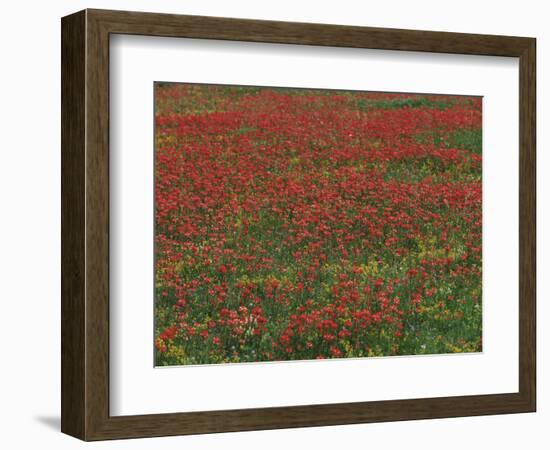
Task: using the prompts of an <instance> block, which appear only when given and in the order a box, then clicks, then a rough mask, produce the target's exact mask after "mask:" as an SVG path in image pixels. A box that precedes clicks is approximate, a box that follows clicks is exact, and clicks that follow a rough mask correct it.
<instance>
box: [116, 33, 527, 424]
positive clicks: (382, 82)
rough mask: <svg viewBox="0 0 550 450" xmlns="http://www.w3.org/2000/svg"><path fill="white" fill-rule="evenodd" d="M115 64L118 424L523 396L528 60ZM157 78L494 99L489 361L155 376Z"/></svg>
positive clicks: (486, 297) (486, 165)
mask: <svg viewBox="0 0 550 450" xmlns="http://www.w3.org/2000/svg"><path fill="white" fill-rule="evenodd" d="M110 55H111V73H110V79H111V81H110V100H111V110H110V113H111V115H110V120H111V123H110V130H111V136H110V145H111V147H110V163H109V168H110V182H111V190H110V195H111V199H110V202H111V218H110V221H109V222H110V228H111V234H110V245H111V252H110V280H111V295H110V298H109V307H110V314H111V316H110V319H111V320H110V325H111V334H110V339H111V341H110V362H111V364H110V369H111V373H110V376H111V378H110V383H111V384H110V396H111V397H110V411H111V414H113V415H133V414H148V413H170V412H178V411H201V410H219V409H241V408H253V407H269V406H288V405H307V404H314V403H317V404H320V403H343V402H353V401H367V400H390V399H400V398H423V397H441V396H451V395H473V394H495V393H507V392H517V391H518V377H517V375H518V332H517V329H518V297H517V292H518V270H517V260H518V259H517V258H518V213H517V208H510V205H514V204H515V205H517V202H518V192H519V184H518V167H519V158H518V147H517V142H518V113H517V111H518V109H517V105H518V101H519V100H518V84H519V70H518V60H517V58H496V57H480V56H459V55H433V54H425V53H412V52H408V53H403V52H395V51H394V52H391V51H390V52H388V51H379V50H361V49H334V48H322V47H308V46H293V45H274V44H268V45H266V44H256V43H237V42H223V41H222V42H220V41H205V40H190V39H184V40H182V39H173V38H150V37H143V36H114V37H112V38H111V48H110ZM143 61H147V64H146V65H145V66H144V65H143ZM219 67H224V70H223V71H220V70H217V69H218V68H219ZM289 68H292V70H288V69H289ZM155 80H163V81H186V82H208V83H226V84H227V83H229V84H231V83H240V84H247V85H256V86H258V85H259V86H273V85H279V86H287V87H288V86H293V87H322V88H346V89H357V90H360V89H362V90H366V89H370V90H376V91H396V90H401V91H404V92H424V93H440V94H442V93H445V94H459V95H483V96H484V97H483V149H484V151H483V211H484V214H483V236H484V239H483V310H484V311H483V313H484V321H483V353H481V354H480V353H477V354H475V353H474V354H459V355H457V354H454V355H430V356H417V357H399V358H361V359H355V360H350V359H340V360H327V361H308V362H305V361H301V362H297V361H294V362H279V363H271V364H265V363H256V364H221V365H203V366H195V367H189V366H187V367H170V368H154V367H153V366H152V364H151V362H152V360H153V341H154V336H153V329H154V325H153V314H152V307H153V292H154V285H153V281H154V276H153V274H154V263H153V238H152V236H153V235H154V230H153V222H154V218H153V210H154V206H153V198H154V195H153V174H154V168H153V153H154V151H153V141H154V139H153V127H152V122H153V116H154V111H153V104H154V101H153V82H154V81H155ZM503 248H506V249H507V258H503V257H502V249H503ZM404 373H406V374H407V375H406V376H403V374H404ZM335 380H345V383H342V382H335ZM182 386H195V388H194V389H185V388H183V389H182ZM266 387H268V388H266ZM247 392H254V395H248V394H243V393H247Z"/></svg>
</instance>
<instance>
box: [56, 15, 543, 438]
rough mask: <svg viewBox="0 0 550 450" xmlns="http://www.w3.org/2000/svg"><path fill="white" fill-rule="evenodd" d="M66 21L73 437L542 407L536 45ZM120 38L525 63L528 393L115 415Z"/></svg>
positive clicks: (125, 18) (68, 399)
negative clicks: (116, 42)
mask: <svg viewBox="0 0 550 450" xmlns="http://www.w3.org/2000/svg"><path fill="white" fill-rule="evenodd" d="M61 25H62V26H61V30H62V348H61V350H62V405H61V406H62V416H61V428H62V431H63V432H64V433H67V434H69V435H72V436H75V437H78V438H80V439H83V440H102V439H119V438H138V437H151V436H169V435H185V434H198V433H215V432H228V431H245V430H261V429H276V428H291V427H309V426H324V425H338V424H351V423H368V422H382V421H398V420H411V419H427V418H442V417H458V416H477V415H486V414H505V413H518V412H531V411H535V408H536V331H535V324H536V315H535V309H536V307H535V299H536V295H535V281H536V259H535V252H536V236H535V232H536V229H535V223H536V202H535V186H536V179H535V174H536V171H535V169H536V163H535V156H536V150H535V137H536V133H535V110H536V108H535V75H536V66H535V59H536V56H535V48H536V41H535V39H533V38H526V37H506V36H490V35H474V34H459V33H447V32H432V31H412V30H399V29H382V28H366V27H355V26H337V25H320V24H310V23H287V22H273V21H257V20H243V19H228V18H215V17H200V16H180V15H170V14H152V13H136V12H122V11H105V10H85V11H81V12H78V13H75V14H73V15H70V16H67V17H64V18H63V19H62V24H61ZM117 33H120V34H135V35H145V36H164V37H181V38H201V39H219V40H232V41H250V42H259V43H285V44H305V45H315V46H333V47H353V48H367V49H384V50H405V51H419V52H434V53H455V54H466V55H486V56H509V57H518V58H519V72H520V73H519V80H520V87H519V92H520V101H519V105H518V107H519V109H518V111H519V117H520V121H519V123H520V140H519V143H518V144H519V161H520V163H519V167H520V174H519V175H520V178H519V180H520V192H519V249H520V250H519V267H518V270H519V302H520V305H519V391H518V392H516V393H506V394H491V395H473V396H460V397H438V398H420V399H407V400H390V401H374V402H354V403H342V404H322V405H308V406H289V407H272V408H260V409H243V410H225V411H204V412H186V413H173V414H153V415H139V416H110V415H109V164H108V162H109V36H110V35H111V34H117Z"/></svg>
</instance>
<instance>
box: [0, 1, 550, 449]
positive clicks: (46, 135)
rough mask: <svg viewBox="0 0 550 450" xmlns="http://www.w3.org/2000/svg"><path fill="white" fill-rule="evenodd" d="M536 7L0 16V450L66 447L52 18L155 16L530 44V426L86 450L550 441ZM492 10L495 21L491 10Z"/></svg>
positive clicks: (526, 420) (165, 6)
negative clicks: (413, 31)
mask: <svg viewBox="0 0 550 450" xmlns="http://www.w3.org/2000/svg"><path fill="white" fill-rule="evenodd" d="M545 3H546V2H540V1H538V2H537V1H523V2H521V3H520V4H518V2H503V1H486V2H479V1H468V0H463V1H461V2H459V3H453V4H452V5H451V4H446V3H445V2H435V1H433V2H432V1H416V2H408V1H405V0H403V1H398V2H383V3H381V2H375V3H372V4H370V2H369V3H367V2H353V1H346V0H341V1H339V2H338V3H334V2H328V1H327V2H321V1H319V0H318V1H311V2H309V1H302V2H296V1H290V0H289V1H286V0H279V1H277V2H270V3H266V2H252V1H250V2H246V1H244V0H243V1H240V0H233V1H231V2H227V1H224V0H219V1H209V0H197V1H193V0H190V1H186V2H182V1H176V0H174V1H167V0H165V1H161V0H157V1H155V2H153V1H139V0H134V1H93V0H88V1H79V0H75V1H70V2H69V1H65V2H62V1H50V2H26V1H20V2H18V3H15V2H10V3H7V4H6V5H4V8H3V10H2V15H1V16H0V30H1V31H0V33H2V40H1V42H2V56H3V58H2V71H1V72H0V77H1V78H2V82H1V83H0V90H1V92H0V100H1V105H2V107H1V109H0V114H1V115H2V117H1V120H0V123H1V124H2V125H1V130H2V134H1V138H2V151H1V153H0V154H1V158H2V160H1V162H0V171H1V172H0V183H1V184H2V191H1V192H2V195H1V196H0V201H1V203H2V205H1V206H2V212H3V214H2V219H3V220H2V222H1V223H2V224H1V228H2V230H1V233H0V240H1V242H0V249H1V252H2V253H1V255H2V256H1V264H2V267H1V270H0V274H1V278H0V279H1V281H2V283H1V285H0V292H1V295H0V298H1V299H2V306H3V310H2V314H0V321H1V324H0V342H1V343H2V344H1V345H2V357H3V365H2V368H3V370H2V375H1V382H0V398H1V399H2V408H1V411H2V412H1V413H0V414H1V417H0V421H1V422H0V423H2V433H1V434H0V442H1V443H2V444H4V447H6V448H24V447H31V448H33V447H36V446H40V447H47V448H50V447H51V448H59V449H66V448H80V447H84V445H85V444H83V443H80V442H78V441H77V440H74V439H72V438H69V437H67V436H64V435H61V434H60V433H59V402H60V394H59V372H60V370H59V367H60V360H59V338H60V332H59V310H60V302H59V296H60V281H59V277H60V273H59V265H60V186H59V179H60V150H59V146H60V139H59V135H60V119H59V115H60V108H59V104H60V88H59V83H60V82H59V80H60V69H59V65H60V52H59V48H60V38H59V34H60V33H59V17H60V16H62V15H65V14H68V13H71V12H73V11H75V10H78V9H81V8H84V7H97V8H115V9H134V10H155V11H159V12H173V13H187V14H204V15H218V16H233V17H249V18H264V19H278V20H294V21H310V22H324V23H341V24H353V25H370V26H382V27H397V28H417V29H436V30H446V31H462V32H472V33H494V34H508V35H514V34H516V35H527V36H536V37H537V38H538V73H537V78H538V111H537V118H538V123H539V133H538V147H539V155H538V173H539V177H538V204H539V209H538V230H539V233H538V243H539V245H538V248H539V254H538V268H539V276H538V278H539V280H538V298H539V302H538V317H539V319H538V325H539V326H538V336H539V341H538V342H539V345H538V349H539V350H538V369H539V374H538V378H539V391H538V392H539V395H538V398H539V406H538V412H537V413H536V414H522V415H508V416H492V417H477V418H461V419H443V420H429V421H413V422H403V423H387V424H371V425H353V426H351V425H349V426H339V427H324V428H311V429H297V430H277V431H265V432H253V433H232V434H222V435H214V436H193V437H174V438H162V439H143V440H134V441H121V442H103V443H97V444H89V445H92V446H93V447H95V448H129V449H135V448H151V449H152V448H155V449H163V448H189V449H193V448H209V449H212V448H223V449H228V448H242V449H246V448H254V449H257V448H273V449H275V448H281V447H285V446H288V447H290V446H292V447H293V448H295V447H297V446H306V447H314V448H317V449H323V448H327V449H328V448H335V447H341V446H343V445H345V446H346V447H348V448H364V447H365V445H370V446H373V447H374V446H378V447H382V446H383V448H397V447H403V448H404V447H406V448H422V449H440V448H442V447H445V448H447V449H455V448H456V449H464V448H467V447H472V448H500V449H507V448H510V449H512V448H523V447H524V448H536V449H543V448H547V447H548V444H549V442H550V437H549V433H548V428H547V424H548V423H549V421H550V412H549V407H550V394H549V390H548V388H547V386H546V385H545V379H548V364H549V361H550V352H549V348H550V347H549V346H548V344H546V342H545V341H548V340H549V339H550V336H549V333H548V331H547V330H545V329H544V326H545V325H548V323H549V321H550V316H549V311H550V310H549V308H548V307H547V306H546V305H545V301H544V299H545V298H547V297H548V295H549V294H550V292H549V288H550V284H549V282H548V281H545V280H544V275H545V273H546V272H547V270H548V256H549V252H550V244H549V241H548V237H547V236H548V234H547V232H546V233H545V231H544V229H545V228H548V226H550V224H549V223H548V222H549V216H548V214H549V212H548V206H546V207H543V205H544V204H545V203H546V205H548V203H549V200H550V199H549V198H548V197H549V194H550V184H549V183H550V182H549V181H548V178H546V179H544V176H543V175H544V174H548V171H549V170H550V159H549V157H548V155H547V154H545V152H544V151H543V149H545V148H548V146H549V145H550V134H549V132H548V131H546V129H545V127H544V126H543V125H544V124H545V123H548V121H549V120H550V117H549V111H550V106H549V105H550V91H549V89H548V85H547V84H546V82H545V79H548V76H549V75H550V67H549V64H550V45H549V42H550V30H548V28H547V17H548V12H547V11H545V10H544V9H543V8H544V6H545ZM497 11H498V12H497Z"/></svg>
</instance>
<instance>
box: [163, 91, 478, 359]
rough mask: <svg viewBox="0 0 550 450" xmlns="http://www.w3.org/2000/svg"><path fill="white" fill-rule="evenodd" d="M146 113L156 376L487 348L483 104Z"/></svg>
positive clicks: (402, 102)
mask: <svg viewBox="0 0 550 450" xmlns="http://www.w3.org/2000/svg"><path fill="white" fill-rule="evenodd" d="M156 99H157V104H156V150H155V151H156V165H155V171H156V172H155V205H156V210H155V248H156V301H155V320H156V329H157V331H156V348H157V354H156V355H157V356H156V362H157V364H164V365H169V364H205V363H220V362H241V361H265V360H289V359H315V358H342V357H362V356H384V355H407V354H420V353H442V352H468V351H479V350H480V349H481V306H480V302H481V99H479V98H475V97H452V96H424V95H405V94H379V93H378V94H375V93H363V92H338V91H315V90H291V89H272V88H239V87H225V86H206V85H183V84H158V85H157V86H156Z"/></svg>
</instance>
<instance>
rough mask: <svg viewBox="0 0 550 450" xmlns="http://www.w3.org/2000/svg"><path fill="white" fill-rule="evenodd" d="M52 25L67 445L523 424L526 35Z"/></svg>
mask: <svg viewBox="0 0 550 450" xmlns="http://www.w3.org/2000/svg"><path fill="white" fill-rule="evenodd" d="M61 30H62V349H61V350H62V417H61V418H62V421H61V423H62V431H63V432H64V433H67V434H70V435H72V436H75V437H78V438H80V439H83V440H102V439H118V438H137V437H152V436H167V435H184V434H197V433H214V432H228V431H244V430H260V429H274V428H290V427H308V426H321V425H336V424H351V423H369V422H380V421H398V420H411V419H427V418H442V417H459V416H474V415H487V414H506V413H520V412H532V411H535V408H536V391H535V388H536V338H535V337H536V333H535V323H536V320H535V319H536V316H535V310H536V308H535V306H536V305H535V300H536V295H535V294H536V293H535V280H536V265H535V243H536V236H535V231H536V230H535V217H536V208H535V204H536V202H535V186H536V182H535V172H536V163H535V155H536V144H535V138H536V129H535V99H536V95H535V93H536V91H535V73H536V69H535V59H536V56H535V53H536V50H535V49H536V41H535V39H534V38H528V37H508V36H490V35H473V34H459V33H447V32H437V31H417V30H414V31H413V30H398V29H381V28H368V27H352V26H339V25H321V24H310V23H288V22H273V21H256V20H244V19H229V18H216V17H200V16H179V15H169V14H155V13H136V12H123V11H105V10H85V11H81V12H78V13H75V14H73V15H70V16H67V17H64V18H63V19H62V23H61Z"/></svg>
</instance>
